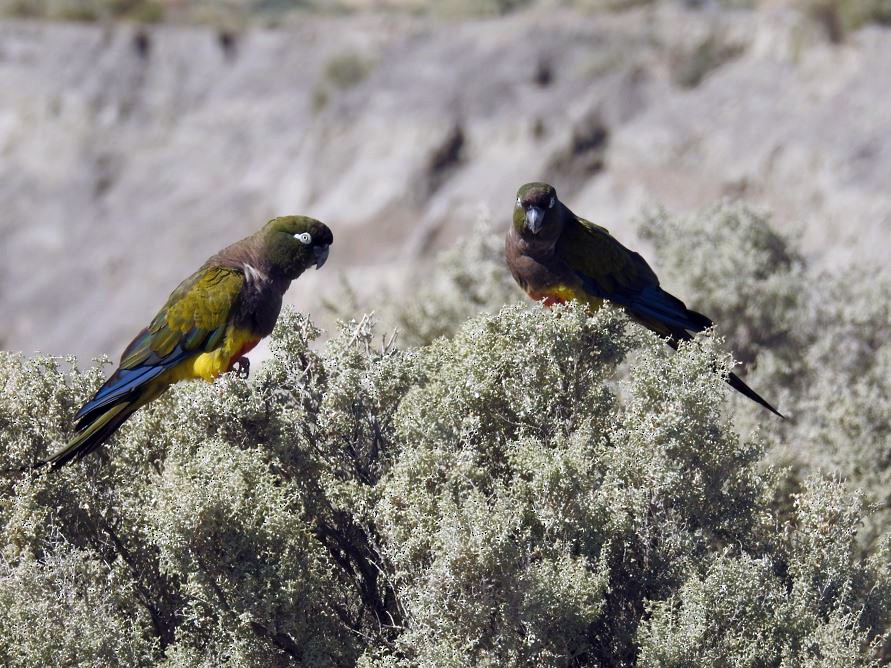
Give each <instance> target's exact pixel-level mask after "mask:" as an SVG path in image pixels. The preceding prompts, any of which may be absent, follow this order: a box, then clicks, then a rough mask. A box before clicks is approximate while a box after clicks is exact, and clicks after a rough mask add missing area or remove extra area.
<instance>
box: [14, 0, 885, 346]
mask: <svg viewBox="0 0 891 668" xmlns="http://www.w3.org/2000/svg"><path fill="white" fill-rule="evenodd" d="M829 33H831V31H829ZM533 179H536V180H537V179H547V180H550V181H552V182H554V183H555V184H556V186H557V188H558V192H559V193H560V194H561V196H562V198H563V199H564V201H566V202H567V203H568V204H569V205H570V206H571V207H572V208H573V209H575V210H576V211H577V212H578V213H581V214H583V215H586V216H587V217H590V218H593V219H594V220H596V221H597V222H599V223H602V224H604V225H606V226H607V227H610V228H611V229H612V230H613V232H614V233H616V234H617V235H618V236H619V237H620V238H621V239H622V240H623V241H625V242H627V243H628V244H629V245H631V244H635V243H638V242H637V241H636V240H635V238H634V226H633V224H632V219H633V217H634V216H635V215H636V214H638V213H639V212H640V211H641V209H642V208H643V207H647V206H657V205H661V206H664V207H667V208H669V209H671V210H674V211H684V210H688V209H693V208H697V207H701V206H706V205H710V204H713V203H714V202H715V201H716V200H719V199H721V198H743V199H746V200H747V201H749V202H753V203H755V204H758V205H763V206H765V207H768V208H769V209H770V210H772V211H773V212H774V216H775V218H774V220H775V223H776V225H777V226H778V227H780V228H781V229H786V230H795V231H798V232H800V233H801V235H802V246H803V248H804V249H805V251H806V252H807V253H808V254H809V255H810V256H811V258H812V259H814V260H815V261H817V262H823V263H839V262H847V261H851V259H853V258H858V261H860V259H861V258H862V259H863V261H871V262H880V261H882V260H884V258H885V255H886V254H887V252H888V250H889V243H888V240H887V239H888V232H889V228H891V30H889V29H885V28H881V27H876V26H872V27H865V28H861V29H859V30H857V31H856V32H851V33H850V34H847V35H845V36H844V39H843V40H839V39H838V38H837V36H835V35H832V34H827V29H826V26H824V25H821V24H820V23H819V22H818V21H815V20H813V18H812V17H807V16H803V15H801V14H799V13H796V12H793V11H790V10H786V9H783V8H781V7H780V8H775V9H770V8H768V9H765V10H761V11H756V12H752V11H735V10H727V9H715V8H709V7H705V8H700V9H690V8H684V7H680V6H677V5H670V6H655V7H646V8H643V9H637V10H632V11H626V12H621V13H608V12H600V13H597V12H574V11H569V10H547V11H545V10H541V9H539V10H536V11H525V12H521V13H517V14H513V15H510V16H507V17H501V18H476V19H471V20H456V19H441V18H440V19H434V18H429V17H418V16H409V15H406V14H375V15H370V14H353V15H349V16H342V17H336V16H327V17H325V16H305V17H303V18H301V19H300V20H298V21H293V22H291V23H289V24H288V25H287V26H285V27H279V28H274V29H270V28H260V27H251V28H245V29H239V30H232V29H220V28H215V27H209V26H191V27H184V26H171V25H156V26H148V25H139V24H127V23H123V24H120V23H119V24H115V23H109V24H105V25H103V24H96V23H81V24H77V23H49V22H41V21H29V20H18V19H8V20H5V21H3V22H0V234H2V240H3V241H2V244H0V316H2V318H0V345H2V347H4V348H7V349H11V350H24V351H26V352H32V351H34V350H40V351H43V352H46V353H53V354H63V353H76V354H80V355H94V354H97V353H107V354H110V355H112V356H115V355H117V353H119V351H120V350H121V348H122V346H123V345H124V344H125V343H126V342H127V340H129V338H130V337H131V336H132V335H133V334H134V333H135V332H136V331H138V329H139V328H140V327H141V326H143V325H144V324H145V323H146V321H147V320H148V318H149V317H151V314H153V313H154V310H155V309H156V308H157V307H158V306H160V304H161V303H163V301H164V299H165V297H166V295H167V294H168V293H169V291H170V290H171V289H172V288H173V287H174V286H175V285H176V283H177V282H178V281H179V280H180V279H182V278H184V277H185V276H186V275H188V274H189V273H190V272H191V271H193V270H194V269H195V268H197V267H198V266H199V265H200V264H201V262H203V260H204V259H205V258H206V257H207V256H208V255H210V254H211V253H213V252H215V251H216V250H217V249H219V248H220V247H222V246H224V245H226V244H227V243H229V242H231V241H233V240H235V239H237V238H239V237H241V236H243V235H245V234H248V233H250V232H252V231H253V230H254V229H256V228H257V227H258V226H259V225H260V224H262V223H263V222H264V221H265V220H266V219H268V218H270V217H272V216H274V215H279V214H285V213H305V214H308V215H312V216H315V217H318V218H320V219H322V220H324V221H325V222H327V223H328V224H329V225H330V226H331V227H332V228H333V229H334V231H335V237H336V241H335V245H334V248H333V250H332V255H331V262H330V264H329V266H326V268H325V270H324V271H322V272H319V273H316V272H312V274H311V275H308V276H306V277H304V278H301V279H300V280H299V281H297V283H295V285H294V286H293V288H292V291H291V293H290V294H289V299H290V300H291V302H292V303H294V304H296V305H297V306H298V307H299V308H301V309H304V310H310V311H312V312H313V313H316V312H317V310H318V308H319V304H320V302H321V300H322V299H324V298H326V297H332V296H333V295H334V293H335V292H336V290H337V283H338V275H343V276H345V277H346V278H347V280H348V281H349V282H350V283H351V284H352V285H353V286H354V287H355V288H356V289H357V290H358V291H359V292H360V293H363V294H366V295H367V294H371V293H373V292H374V291H376V290H377V289H379V288H381V287H383V286H390V287H391V288H393V289H395V290H397V291H398V290H399V289H403V288H405V286H406V284H407V283H408V282H410V276H411V275H412V272H414V271H419V270H421V271H422V270H423V268H424V266H425V264H426V263H425V260H426V258H427V257H428V256H429V255H430V254H431V253H432V252H434V251H435V250H436V249H437V248H441V247H445V246H448V245H450V244H451V243H452V242H453V241H454V240H455V239H456V238H457V237H459V236H460V235H462V234H464V233H466V232H468V231H469V230H470V229H471V228H472V227H473V225H474V224H475V223H476V221H478V220H479V219H480V218H481V217H484V218H489V219H491V220H492V221H493V223H495V224H499V225H506V224H507V220H508V216H509V215H510V211H511V206H512V204H513V197H514V193H515V190H516V188H517V186H518V185H519V184H521V183H522V182H524V181H528V180H533ZM656 269H657V271H658V267H656Z"/></svg>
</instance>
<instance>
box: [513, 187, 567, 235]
mask: <svg viewBox="0 0 891 668" xmlns="http://www.w3.org/2000/svg"><path fill="white" fill-rule="evenodd" d="M558 203H559V200H558V199H557V191H556V190H555V189H554V186H552V185H549V184H547V183H527V184H526V185H524V186H521V187H520V189H519V190H518V191H517V201H516V204H515V205H514V228H515V229H516V230H517V232H519V233H520V234H521V235H523V236H526V235H529V234H532V235H537V234H538V233H539V232H541V231H542V230H543V229H545V228H547V227H548V223H550V222H551V220H552V219H553V218H554V216H553V215H552V212H553V209H554V207H555V206H556V205H557V204H558Z"/></svg>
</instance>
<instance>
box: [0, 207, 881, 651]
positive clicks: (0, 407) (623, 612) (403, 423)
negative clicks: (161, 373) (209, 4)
mask: <svg viewBox="0 0 891 668" xmlns="http://www.w3.org/2000/svg"><path fill="white" fill-rule="evenodd" d="M641 229H642V232H643V234H644V236H645V237H646V238H647V239H649V240H651V241H653V242H655V244H654V246H655V247H656V248H657V251H656V253H655V257H654V261H653V264H654V266H655V267H656V268H657V269H658V270H659V272H660V274H662V275H663V276H664V278H665V280H664V284H665V286H666V287H667V288H668V289H670V290H673V291H675V292H677V293H679V294H682V295H684V297H685V298H686V299H687V301H688V303H689V304H690V305H691V306H693V307H695V308H698V309H700V310H703V311H705V312H707V313H709V314H710V315H712V316H713V317H714V318H715V319H716V320H717V321H718V322H719V323H721V325H720V330H719V331H720V332H721V333H722V334H723V335H724V336H725V337H726V343H725V342H723V341H722V340H721V339H719V338H717V337H715V336H713V335H703V336H700V337H697V339H696V340H695V341H693V342H692V343H689V344H685V345H682V346H681V348H680V350H679V351H678V352H677V353H676V354H672V353H671V352H670V351H669V350H668V349H667V347H666V346H664V345H662V343H661V342H660V341H659V340H658V339H657V338H656V337H655V336H653V335H652V334H650V333H649V332H647V331H646V330H644V329H642V328H640V327H638V326H637V325H635V324H633V323H631V322H629V321H628V320H627V319H626V317H625V316H624V315H623V314H622V313H621V312H619V311H617V310H615V309H613V308H604V309H601V310H600V311H598V312H597V313H595V314H593V315H592V314H588V313H585V312H584V311H583V310H582V309H581V308H579V307H577V306H567V307H559V308H554V309H551V310H547V309H543V308H542V307H540V306H538V305H529V304H527V303H513V302H516V301H517V297H518V293H517V291H516V290H515V289H514V288H513V287H512V286H511V281H510V277H509V276H508V275H507V273H506V270H505V269H504V266H503V264H502V263H501V262H500V260H499V249H500V243H501V241H500V233H497V234H495V233H489V232H481V233H479V234H478V235H476V236H475V237H473V238H472V239H470V240H468V241H466V242H464V244H463V245H461V246H460V247H459V248H458V249H457V250H455V251H453V252H450V253H449V254H447V255H446V256H445V257H444V258H443V259H441V260H440V263H439V265H438V269H437V271H435V272H430V273H431V274H432V275H434V276H435V278H432V279H431V280H430V281H429V282H427V283H426V284H424V285H423V286H421V287H420V291H419V294H418V295H417V296H416V298H414V299H410V300H406V301H405V303H404V304H403V305H402V306H399V307H397V308H390V309H383V310H382V317H383V318H385V319H386V320H388V321H393V322H398V323H400V324H401V326H402V327H403V328H404V329H405V330H406V333H405V335H404V336H403V337H402V338H401V339H399V340H398V345H397V343H395V342H394V340H393V338H392V337H391V336H390V335H387V336H383V332H381V331H380V330H379V329H378V328H377V327H376V326H375V324H374V322H373V320H372V319H371V318H370V317H367V316H366V317H363V318H361V319H360V320H359V321H358V322H357V321H349V322H346V323H344V324H342V325H341V327H340V329H339V331H337V332H335V333H334V334H332V335H331V337H330V338H329V339H328V340H327V341H322V340H321V339H322V337H321V332H320V331H319V330H318V329H316V328H315V327H314V326H313V325H312V324H311V323H310V322H309V321H308V320H307V319H306V318H304V317H303V316H300V315H298V314H296V313H294V312H286V313H285V314H283V316H282V318H281V319H280V322H279V325H278V327H277V329H276V331H275V333H274V335H273V346H272V358H271V359H270V360H269V361H268V362H267V363H266V364H265V365H263V366H261V367H260V368H259V369H258V370H257V371H256V372H255V374H254V377H253V378H252V379H251V380H250V381H246V380H243V379H240V378H237V377H234V376H226V377H225V378H223V379H221V380H219V381H218V382H216V383H214V384H206V383H197V382H196V383H190V384H181V385H178V386H176V387H174V388H173V389H172V390H171V391H169V392H168V393H167V394H166V395H165V396H163V397H162V398H161V399H159V400H158V401H156V402H155V403H153V404H151V405H149V406H148V407H146V408H145V409H143V410H142V411H140V412H139V413H137V414H136V415H135V416H134V418H133V419H131V420H130V421H129V422H128V423H127V424H125V425H124V427H123V428H122V429H121V430H120V432H119V434H118V435H117V436H116V437H115V438H114V439H113V440H112V442H111V443H109V445H108V446H107V447H106V448H105V449H104V450H102V451H100V452H99V453H98V454H97V455H93V456H91V457H89V458H87V459H85V460H84V461H82V462H78V463H76V464H74V465H72V466H69V467H66V468H63V469H61V470H59V471H55V472H51V471H45V470H39V471H36V472H33V473H28V474H18V475H12V476H5V477H0V663H3V664H4V665H12V666H31V665H43V664H46V663H50V662H54V663H60V664H63V665H128V666H139V665H161V666H183V667H185V666H219V665H230V666H259V665H262V666H285V665H306V666H326V665H327V666H344V665H361V666H366V667H370V666H468V665H474V666H527V665H541V666H568V665H576V666H595V665H633V664H639V665H645V666H651V665H658V666H669V665H671V666H675V665H685V666H714V665H728V666H730V665H732V666H798V665H820V666H869V665H878V664H879V663H880V662H881V661H883V660H887V659H888V658H889V652H888V646H887V640H886V634H887V632H888V630H889V621H891V619H889V616H891V565H889V564H891V560H889V556H891V532H889V522H888V519H889V517H888V497H887V494H888V491H887V490H888V475H889V474H888V470H889V468H891V467H889V465H888V462H889V461H891V458H889V457H887V456H886V455H887V452H886V451H887V448H888V447H889V439H888V430H889V420H891V417H889V416H891V406H888V403H887V402H888V399H887V397H888V396H889V395H891V392H889V391H888V390H889V389H891V388H889V387H888V383H889V380H888V378H891V375H889V373H888V372H889V371H891V369H889V360H891V353H889V350H888V343H886V336H885V335H884V332H885V331H887V328H888V325H889V323H888V319H889V312H888V309H889V307H888V306H887V300H886V299H883V298H880V295H883V294H887V292H884V291H885V290H886V289H887V279H886V278H882V275H881V274H876V273H875V272H873V273H867V272H866V271H865V270H863V271H861V272H855V271H846V272H841V273H839V274H833V275H818V274H817V273H816V272H814V270H812V269H811V268H809V267H808V265H807V263H806V262H805V260H804V259H803V258H802V257H801V256H800V255H799V254H797V253H796V252H795V251H794V248H793V246H792V245H791V244H790V242H789V241H788V240H787V239H785V238H784V237H782V236H780V235H778V234H777V233H776V232H775V231H774V230H773V229H772V228H771V227H770V224H769V220H768V219H767V217H766V216H764V215H762V214H759V213H758V212H754V211H752V210H749V209H747V208H745V207H741V206H730V207H726V206H725V207H719V208H716V209H714V210H712V211H708V212H705V213H703V214H701V215H698V216H692V217H688V218H675V217H671V216H668V215H667V214H665V213H664V212H663V213H657V214H654V215H651V216H649V217H647V218H645V219H644V221H643V223H642V228H641ZM867 277H868V279H869V280H866V279H867ZM505 304H507V305H505ZM730 349H734V350H739V351H740V353H741V355H742V356H743V358H744V359H745V360H746V361H747V362H748V376H747V378H748V380H749V381H751V382H752V383H753V385H754V386H755V387H756V388H757V389H758V390H759V391H761V392H763V393H764V394H765V396H768V397H769V398H771V399H774V398H776V399H777V400H778V403H779V405H780V407H781V408H782V409H784V410H785V411H787V412H788V413H789V414H790V416H791V418H792V419H791V420H789V421H787V422H783V423H781V422H780V421H779V420H776V419H774V418H773V417H772V416H770V415H769V414H767V413H766V412H764V411H762V410H760V409H759V408H758V407H756V406H750V404H749V402H746V401H745V400H744V399H741V398H738V397H735V396H733V395H732V394H731V392H730V391H729V390H728V388H727V386H726V384H725V383H724V382H723V380H722V378H721V373H723V372H724V371H726V370H727V369H728V368H729V367H730V365H731V363H732V360H731V358H730V356H729V354H728V353H727V351H728V350H730ZM0 355H2V356H0V386H2V387H3V393H2V395H0V443H2V444H3V447H2V448H0V468H8V467H18V466H23V465H26V464H27V463H29V462H32V461H34V460H35V459H36V458H38V457H40V456H42V455H44V454H46V452H47V451H48V450H52V449H55V448H57V447H59V446H60V445H61V444H62V443H63V442H64V440H65V438H66V435H67V433H68V429H69V426H70V421H71V418H72V416H73V414H74V412H75V411H76V409H77V408H78V407H79V405H80V404H81V402H82V401H84V399H86V398H87V397H88V396H89V394H90V392H91V391H92V390H94V389H95V387H97V386H98V384H99V383H100V382H101V378H102V376H103V373H104V372H105V371H106V369H105V368H104V367H103V365H102V364H97V365H95V366H93V367H91V368H89V369H87V370H84V371H82V370H79V368H78V367H77V365H76V364H75V363H74V361H73V360H52V359H28V358H25V357H23V356H20V355H13V354H8V353H2V354H0ZM754 426H758V427H760V428H761V429H760V431H757V432H756V431H753V429H752V427H754ZM787 465H789V466H787ZM827 471H828V472H829V473H830V474H834V477H833V475H827Z"/></svg>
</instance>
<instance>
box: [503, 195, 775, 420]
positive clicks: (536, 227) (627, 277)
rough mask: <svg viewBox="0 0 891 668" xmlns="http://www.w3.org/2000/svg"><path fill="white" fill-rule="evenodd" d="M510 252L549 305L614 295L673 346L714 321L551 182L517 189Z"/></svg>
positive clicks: (514, 270) (525, 281) (522, 276)
mask: <svg viewBox="0 0 891 668" xmlns="http://www.w3.org/2000/svg"><path fill="white" fill-rule="evenodd" d="M505 257H506V259H507V265H508V267H509V268H510V271H511V274H513V277H514V279H515V280H516V281H517V283H519V284H520V287H522V288H523V290H524V291H525V292H526V294H528V295H529V296H530V297H531V298H532V299H535V300H544V303H545V305H546V306H551V305H553V304H556V303H564V302H567V301H571V300H576V301H580V302H582V303H584V304H586V305H588V307H589V308H591V309H592V310H593V309H597V308H599V307H600V306H601V304H603V301H604V300H608V301H610V302H612V303H614V304H617V305H619V306H621V307H622V308H624V309H625V311H626V312H627V313H628V314H629V315H630V316H631V317H632V318H633V319H634V320H636V321H637V322H639V323H640V324H642V325H643V326H644V327H647V328H648V329H650V330H652V331H654V332H656V333H657V334H659V335H660V336H662V337H664V338H665V339H666V341H667V343H668V345H670V346H671V347H672V348H674V349H677V347H678V344H679V343H680V342H681V341H688V340H690V339H692V338H693V335H692V334H691V332H692V333H696V332H701V331H702V330H704V329H707V328H708V327H711V326H712V321H711V320H709V319H708V318H707V317H706V316H704V315H702V314H701V313H697V312H696V311H692V310H690V309H688V308H687V307H686V305H684V302H682V301H681V300H680V299H678V298H677V297H675V296H674V295H671V294H669V293H668V292H666V291H665V290H663V289H662V288H660V287H659V279H658V278H657V277H656V274H655V273H654V272H653V270H652V269H650V266H649V265H648V264H647V262H646V260H644V259H643V258H642V257H641V256H640V255H639V254H638V253H635V252H634V251H631V250H628V249H627V248H625V246H623V245H622V244H620V243H619V242H618V241H617V240H616V239H615V238H614V237H612V236H611V235H610V233H609V231H608V230H606V229H605V228H603V227H600V226H599V225H595V224H594V223H592V222H590V221H587V220H585V219H584V218H580V217H579V216H577V215H575V214H574V213H573V212H572V211H570V210H569V208H568V207H566V206H565V205H564V204H563V203H562V202H561V201H560V200H559V199H557V191H556V190H555V189H554V187H553V186H551V185H548V184H547V183H527V184H526V185H524V186H522V187H521V188H520V189H519V191H518V192H517V200H516V202H515V204H514V215H513V224H512V225H511V227H510V229H509V230H508V233H507V239H506V241H505ZM726 380H727V383H728V384H729V385H730V386H731V387H732V388H733V389H734V390H736V391H737V392H739V393H741V394H743V395H745V396H746V397H748V398H749V399H751V400H752V401H754V402H755V403H758V404H760V405H761V406H763V407H764V408H766V409H767V410H769V411H770V412H772V413H774V414H776V415H778V416H780V417H781V418H782V417H784V416H783V415H782V414H781V413H780V412H779V411H777V410H776V409H775V408H774V407H773V406H771V405H770V404H769V403H768V402H767V401H766V400H765V399H764V398H762V397H761V396H760V395H759V394H758V393H757V392H755V391H754V390H753V389H752V388H750V387H749V386H748V385H746V384H745V383H744V382H743V381H742V379H741V378H740V377H739V376H737V375H736V374H734V373H730V374H729V375H728V377H727V379H726Z"/></svg>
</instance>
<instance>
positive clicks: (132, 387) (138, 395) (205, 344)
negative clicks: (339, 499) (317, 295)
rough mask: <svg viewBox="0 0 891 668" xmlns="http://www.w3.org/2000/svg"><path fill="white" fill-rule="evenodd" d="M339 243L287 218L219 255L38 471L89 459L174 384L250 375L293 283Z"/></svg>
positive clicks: (171, 304)
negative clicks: (254, 352) (252, 356)
mask: <svg viewBox="0 0 891 668" xmlns="http://www.w3.org/2000/svg"><path fill="white" fill-rule="evenodd" d="M333 240H334V237H333V235H332V234H331V230H330V229H328V227H327V226H326V225H325V224H324V223H321V222H319V221H318V220H314V219H313V218H307V217H305V216H283V217H281V218H274V219H272V220H270V221H269V222H268V223H266V225H264V226H263V227H262V228H261V229H260V230H259V231H257V232H255V233H254V234H252V235H251V236H249V237H247V238H245V239H242V240H241V241H238V242H236V243H234V244H232V245H231V246H227V247H226V248H224V249H223V250H221V251H220V252H219V253H217V254H216V255H214V256H212V257H211V258H210V259H209V260H207V262H205V263H204V264H203V265H202V266H201V268H200V269H199V270H198V271H196V272H195V273H194V274H192V275H191V276H189V277H188V278H187V279H186V280H184V281H183V282H182V283H180V284H179V286H177V288H176V289H175V290H174V291H173V292H172V293H170V297H169V298H168V299H167V303H166V304H164V306H163V307H162V308H161V310H160V311H158V313H157V315H156V316H155V317H154V319H153V320H152V322H151V324H150V325H149V326H148V327H146V328H145V329H143V330H142V331H141V332H140V333H139V334H137V336H136V338H135V339H133V341H132V342H131V343H130V345H128V346H127V348H126V349H125V350H124V352H123V354H122V355H121V363H120V366H118V368H117V370H116V371H115V372H114V373H113V374H112V375H111V377H110V378H109V379H108V380H107V381H106V382H105V384H104V385H103V386H102V387H101V388H99V391H98V392H96V394H95V395H94V396H93V398H92V399H90V401H88V402H87V403H86V404H85V405H84V406H83V407H82V408H81V409H80V410H79V411H78V412H77V415H75V419H76V420H77V424H76V426H75V433H74V436H73V437H72V439H71V440H70V441H69V442H68V444H67V445H66V446H65V447H64V448H63V449H62V450H60V451H59V452H57V453H55V454H54V455H52V456H51V457H50V458H49V459H47V460H45V461H40V462H38V463H36V464H35V465H34V466H33V467H32V468H36V467H39V466H43V465H45V464H50V465H51V466H53V467H60V466H64V465H65V464H67V463H68V462H71V461H74V460H77V459H80V458H81V457H83V456H85V455H87V454H89V453H90V452H92V451H93V450H95V449H96V448H98V447H99V446H100V445H101V444H102V443H104V442H105V441H106V440H107V439H108V438H109V437H110V436H111V435H112V434H113V433H114V432H115V430H117V428H118V427H120V426H121V424H123V423H124V421H125V420H126V419H127V418H128V417H130V416H131V415H132V414H133V413H134V412H135V411H136V410H138V409H139V408H140V407H142V406H145V405H146V404H147V403H148V402H150V401H152V400H154V399H156V398H157V397H159V396H160V395H161V394H162V393H163V392H164V391H165V390H166V389H167V388H168V387H170V386H171V385H172V384H173V383H177V382H179V381H181V380H189V379H193V378H202V379H204V380H206V381H212V380H213V379H214V378H216V377H217V376H219V375H220V374H222V373H225V372H226V371H230V370H232V369H233V368H236V366H237V367H239V368H238V370H239V371H242V372H246V370H247V368H248V364H249V362H248V360H247V358H246V357H244V355H245V353H247V352H248V351H249V350H251V349H252V348H253V347H254V346H256V345H257V343H258V342H259V341H260V339H262V338H263V337H265V336H267V335H268V334H270V333H271V332H272V329H273V327H274V326H275V321H276V320H277V319H278V314H279V311H281V307H282V296H283V295H284V294H285V291H286V290H287V289H288V286H290V285H291V281H293V280H294V279H295V278H297V277H298V276H300V274H302V273H303V272H304V271H305V270H306V269H308V268H309V267H311V266H312V265H315V266H316V268H317V269H321V267H322V265H323V264H325V260H327V259H328V249H329V247H330V246H331V242H332V241H333Z"/></svg>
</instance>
